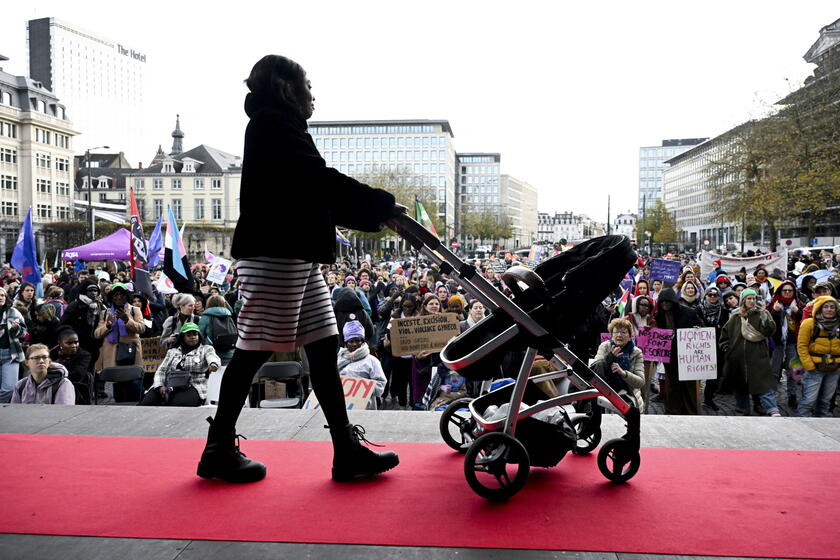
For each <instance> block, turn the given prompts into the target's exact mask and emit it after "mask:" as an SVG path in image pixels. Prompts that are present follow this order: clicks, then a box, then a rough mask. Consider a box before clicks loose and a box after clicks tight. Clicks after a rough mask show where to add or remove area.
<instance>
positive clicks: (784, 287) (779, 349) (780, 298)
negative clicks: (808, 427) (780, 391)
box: [770, 280, 805, 409]
mask: <svg viewBox="0 0 840 560" xmlns="http://www.w3.org/2000/svg"><path fill="white" fill-rule="evenodd" d="M804 308H805V304H804V303H802V301H801V300H800V298H799V294H798V293H797V290H796V284H795V283H794V282H791V281H790V280H785V281H784V282H782V283H781V284H779V286H778V287H777V288H776V292H775V293H774V294H773V299H772V300H771V301H770V316H771V317H773V322H775V323H776V332H775V333H773V343H774V347H773V354H771V356H770V367H771V369H772V370H773V376H774V377H775V378H776V382H777V383H778V382H780V381H781V379H782V371H784V372H785V374H786V376H785V377H786V380H785V381H786V383H785V388H786V391H787V396H788V406H789V407H791V408H794V409H795V408H796V404H797V386H798V384H799V382H798V381H797V380H796V379H795V378H794V373H793V368H792V367H791V365H790V361H791V360H792V359H793V358H795V357H796V340H797V336H798V335H799V325H800V323H801V322H802V310H803V309H804ZM797 377H798V376H797Z"/></svg>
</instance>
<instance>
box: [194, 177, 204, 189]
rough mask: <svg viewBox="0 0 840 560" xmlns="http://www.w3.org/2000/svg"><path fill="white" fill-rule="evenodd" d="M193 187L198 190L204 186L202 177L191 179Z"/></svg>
mask: <svg viewBox="0 0 840 560" xmlns="http://www.w3.org/2000/svg"><path fill="white" fill-rule="evenodd" d="M193 188H194V189H195V190H200V189H203V188H204V179H193Z"/></svg>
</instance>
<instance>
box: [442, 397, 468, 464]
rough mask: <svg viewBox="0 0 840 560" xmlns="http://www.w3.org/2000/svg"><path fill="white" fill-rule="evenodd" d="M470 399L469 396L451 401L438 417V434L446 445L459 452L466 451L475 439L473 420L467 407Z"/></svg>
mask: <svg viewBox="0 0 840 560" xmlns="http://www.w3.org/2000/svg"><path fill="white" fill-rule="evenodd" d="M470 401H472V399H471V398H469V397H464V398H460V399H456V400H454V401H452V402H451V403H449V406H447V407H446V409H445V410H444V411H443V414H442V415H441V417H440V436H441V437H442V438H443V441H444V442H445V443H446V445H448V446H449V447H451V448H452V449H454V450H455V451H460V452H461V453H466V451H467V449H468V448H469V446H470V444H471V443H472V442H473V440H474V439H475V437H474V436H473V430H475V420H474V419H473V417H472V414H470V410H469V407H468V405H469V403H470Z"/></svg>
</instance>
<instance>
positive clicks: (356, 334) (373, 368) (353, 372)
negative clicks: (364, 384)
mask: <svg viewBox="0 0 840 560" xmlns="http://www.w3.org/2000/svg"><path fill="white" fill-rule="evenodd" d="M342 334H343V335H344V348H340V349H339V350H338V374H339V375H342V376H344V377H358V378H362V379H372V380H373V381H375V382H376V389H375V390H374V393H373V398H371V399H370V400H369V401H368V406H367V408H368V409H369V410H376V408H377V406H376V402H377V399H379V398H380V397H381V396H382V394H383V393H384V392H385V384H386V383H387V382H388V380H387V379H386V378H385V373H384V372H383V371H382V364H380V363H379V360H377V359H376V356H373V355H372V354H371V353H370V348H368V345H367V343H366V342H365V328H364V327H363V326H362V324H361V323H360V322H359V321H347V322H346V323H345V324H344V328H343V329H342Z"/></svg>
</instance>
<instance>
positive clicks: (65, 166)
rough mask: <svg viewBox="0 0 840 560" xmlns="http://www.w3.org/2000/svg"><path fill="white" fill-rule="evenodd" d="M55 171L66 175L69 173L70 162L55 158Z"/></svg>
mask: <svg viewBox="0 0 840 560" xmlns="http://www.w3.org/2000/svg"><path fill="white" fill-rule="evenodd" d="M55 169H56V171H61V172H62V173H67V172H68V171H70V160H69V159H66V158H60V157H57V158H55Z"/></svg>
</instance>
